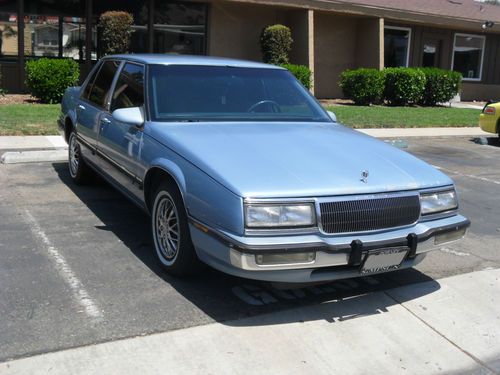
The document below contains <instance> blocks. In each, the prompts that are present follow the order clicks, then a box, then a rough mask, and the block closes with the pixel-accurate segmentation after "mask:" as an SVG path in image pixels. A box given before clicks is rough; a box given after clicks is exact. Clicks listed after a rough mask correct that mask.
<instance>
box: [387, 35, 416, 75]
mask: <svg viewBox="0 0 500 375" xmlns="http://www.w3.org/2000/svg"><path fill="white" fill-rule="evenodd" d="M409 46H410V29H407V28H396V27H386V28H385V30H384V61H385V66H386V67H391V68H395V67H400V66H403V67H407V66H408V51H409Z"/></svg>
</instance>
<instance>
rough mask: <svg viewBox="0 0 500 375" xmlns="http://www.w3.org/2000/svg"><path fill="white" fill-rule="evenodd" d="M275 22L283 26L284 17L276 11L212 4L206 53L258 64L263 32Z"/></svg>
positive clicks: (260, 56) (242, 5)
mask: <svg viewBox="0 0 500 375" xmlns="http://www.w3.org/2000/svg"><path fill="white" fill-rule="evenodd" d="M280 16H281V17H280ZM278 22H283V16H282V15H281V14H280V11H279V10H278V9H276V8H273V7H270V6H260V5H255V4H251V5H247V4H232V3H223V2H217V1H215V2H213V3H212V4H211V10H210V23H209V25H210V26H209V38H208V40H209V42H208V53H209V55H211V56H223V57H234V58H239V59H246V60H254V61H261V60H262V54H261V52H260V44H259V39H260V34H261V32H262V29H263V28H264V27H265V26H267V25H271V24H275V23H278Z"/></svg>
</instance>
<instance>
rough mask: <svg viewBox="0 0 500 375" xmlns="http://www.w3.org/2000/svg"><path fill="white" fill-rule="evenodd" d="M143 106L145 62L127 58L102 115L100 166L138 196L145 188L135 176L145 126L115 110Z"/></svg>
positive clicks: (98, 145) (99, 141)
mask: <svg viewBox="0 0 500 375" xmlns="http://www.w3.org/2000/svg"><path fill="white" fill-rule="evenodd" d="M143 106H144V65H142V64H137V63H132V62H126V63H125V64H124V65H123V67H122V69H121V71H120V73H119V76H118V79H117V81H116V84H115V87H114V90H113V93H112V95H111V100H110V109H109V112H106V113H103V115H102V117H101V121H100V129H99V138H98V143H97V149H98V152H99V154H100V155H101V158H100V161H99V162H100V163H101V168H102V169H104V170H105V171H106V172H107V174H108V175H110V176H111V177H112V178H113V179H114V180H116V181H117V182H118V183H119V184H120V185H121V186H123V187H125V188H126V189H127V190H129V192H130V193H132V194H133V195H134V196H136V197H137V198H139V199H141V197H142V192H141V191H140V190H139V186H138V184H137V181H138V180H137V177H136V176H137V171H138V158H139V151H140V145H141V142H142V135H143V133H142V128H141V127H137V126H135V125H130V124H127V123H124V122H121V121H118V120H116V119H114V118H113V115H112V113H113V111H115V110H117V109H120V108H130V107H141V108H143Z"/></svg>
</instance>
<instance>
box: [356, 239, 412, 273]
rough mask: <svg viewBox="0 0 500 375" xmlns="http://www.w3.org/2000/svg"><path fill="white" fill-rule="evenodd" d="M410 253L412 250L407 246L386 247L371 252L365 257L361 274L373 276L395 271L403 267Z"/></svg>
mask: <svg viewBox="0 0 500 375" xmlns="http://www.w3.org/2000/svg"><path fill="white" fill-rule="evenodd" d="M409 251H410V248H409V247H407V246H398V247H385V248H380V249H376V250H373V251H370V252H368V254H366V255H365V257H364V259H363V262H362V263H361V267H360V268H359V273H360V274H361V275H371V274H375V273H381V272H389V271H395V270H397V269H399V268H400V267H401V264H402V263H403V261H404V260H405V259H406V256H407V255H408V253H409Z"/></svg>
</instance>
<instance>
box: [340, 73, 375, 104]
mask: <svg viewBox="0 0 500 375" xmlns="http://www.w3.org/2000/svg"><path fill="white" fill-rule="evenodd" d="M340 87H341V88H342V91H343V92H344V95H345V97H346V98H348V99H351V100H353V101H354V103H355V104H357V105H368V104H372V103H378V102H380V101H381V100H382V95H383V93H384V73H383V72H381V71H380V70H377V69H364V68H362V69H356V70H345V71H344V72H342V74H341V75H340Z"/></svg>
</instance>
